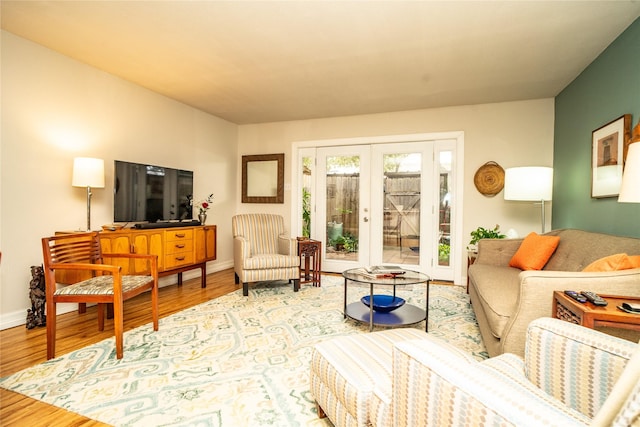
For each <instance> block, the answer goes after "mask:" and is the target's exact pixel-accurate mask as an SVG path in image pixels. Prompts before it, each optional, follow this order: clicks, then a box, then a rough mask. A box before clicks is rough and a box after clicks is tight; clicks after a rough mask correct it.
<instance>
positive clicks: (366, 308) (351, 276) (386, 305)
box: [342, 268, 431, 332]
mask: <svg viewBox="0 0 640 427" xmlns="http://www.w3.org/2000/svg"><path fill="white" fill-rule="evenodd" d="M404 272H405V273H404V274H401V275H394V276H393V277H380V278H372V277H371V276H368V275H365V274H363V270H362V268H352V269H350V270H346V271H344V272H343V273H342V277H344V312H343V313H344V318H345V319H346V318H347V317H350V318H351V319H353V320H356V321H358V322H365V323H367V322H368V323H369V331H373V325H378V326H404V325H412V324H414V323H419V322H422V321H423V320H424V321H425V326H424V330H425V332H427V331H428V327H429V326H428V324H429V281H430V280H431V278H430V277H429V276H427V275H426V274H423V273H420V272H418V271H412V270H404ZM349 281H351V282H358V283H368V284H369V295H365V296H363V297H362V298H361V300H360V301H357V302H352V303H350V304H347V287H348V284H349ZM420 283H424V284H425V287H426V298H425V308H424V310H423V309H422V308H420V307H417V306H415V305H412V304H408V303H406V302H405V301H404V300H403V299H402V298H400V297H396V286H405V285H416V284H420ZM374 286H385V287H392V288H393V295H386V294H385V295H375V294H374V292H373V289H374ZM372 301H373V303H371V302H372Z"/></svg>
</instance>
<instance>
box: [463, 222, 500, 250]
mask: <svg viewBox="0 0 640 427" xmlns="http://www.w3.org/2000/svg"><path fill="white" fill-rule="evenodd" d="M505 237H507V236H506V235H504V234H502V233H501V232H500V226H499V225H498V224H496V226H495V227H494V228H492V229H489V228H484V227H478V228H476V229H475V230H473V231H472V232H471V240H470V241H469V246H467V249H468V250H469V251H470V252H473V253H474V254H475V253H477V252H478V241H479V240H481V239H504V238H505Z"/></svg>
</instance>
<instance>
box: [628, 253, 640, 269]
mask: <svg viewBox="0 0 640 427" xmlns="http://www.w3.org/2000/svg"><path fill="white" fill-rule="evenodd" d="M629 261H631V268H640V255H632V256H630V257H629Z"/></svg>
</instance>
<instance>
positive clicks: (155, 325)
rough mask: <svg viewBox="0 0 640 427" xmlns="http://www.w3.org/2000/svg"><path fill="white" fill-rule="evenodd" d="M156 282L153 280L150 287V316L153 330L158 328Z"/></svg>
mask: <svg viewBox="0 0 640 427" xmlns="http://www.w3.org/2000/svg"><path fill="white" fill-rule="evenodd" d="M158 299H159V298H158V282H154V284H153V288H151V316H152V317H153V330H154V331H157V330H158V314H159V311H160V310H159V309H158Z"/></svg>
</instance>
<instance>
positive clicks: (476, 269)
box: [469, 264, 522, 338]
mask: <svg viewBox="0 0 640 427" xmlns="http://www.w3.org/2000/svg"><path fill="white" fill-rule="evenodd" d="M520 273H522V271H520V270H519V269H517V268H512V267H496V266H493V265H485V264H474V265H472V266H471V268H470V269H469V275H470V278H471V280H472V281H473V283H474V286H475V289H476V293H477V294H478V297H479V298H480V304H482V308H483V309H484V313H485V314H486V316H487V324H488V325H489V328H490V329H491V334H492V335H493V336H495V337H496V338H501V337H502V332H503V331H504V328H505V326H506V325H507V323H508V322H509V319H510V318H511V316H512V315H514V314H515V312H516V304H517V301H518V294H519V292H520V287H519V283H520V280H519V279H518V275H519V274H520Z"/></svg>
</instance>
